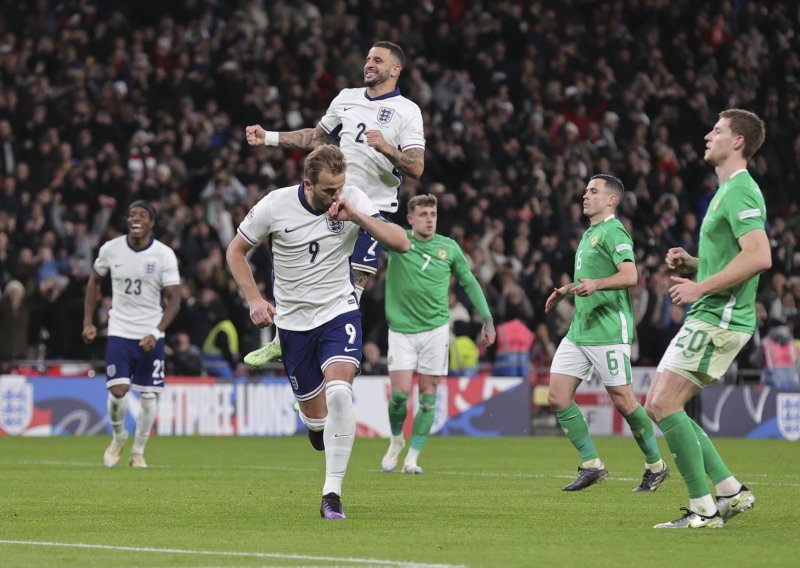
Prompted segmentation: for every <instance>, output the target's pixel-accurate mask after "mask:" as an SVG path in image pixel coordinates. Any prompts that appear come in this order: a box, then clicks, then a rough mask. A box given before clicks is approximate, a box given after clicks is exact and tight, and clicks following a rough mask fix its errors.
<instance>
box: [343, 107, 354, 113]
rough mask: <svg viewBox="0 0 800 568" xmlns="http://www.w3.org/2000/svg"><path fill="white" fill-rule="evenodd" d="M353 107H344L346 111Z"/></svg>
mask: <svg viewBox="0 0 800 568" xmlns="http://www.w3.org/2000/svg"><path fill="white" fill-rule="evenodd" d="M351 108H353V107H344V111H345V112H347V111H348V110H350V109H351Z"/></svg>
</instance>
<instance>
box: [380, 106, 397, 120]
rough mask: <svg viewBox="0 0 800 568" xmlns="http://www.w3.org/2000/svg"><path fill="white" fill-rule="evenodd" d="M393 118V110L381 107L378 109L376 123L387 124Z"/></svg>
mask: <svg viewBox="0 0 800 568" xmlns="http://www.w3.org/2000/svg"><path fill="white" fill-rule="evenodd" d="M393 116H394V109H393V108H389V107H381V108H380V109H378V122H380V123H381V124H388V123H389V121H390V120H392V117H393Z"/></svg>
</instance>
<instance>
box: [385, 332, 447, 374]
mask: <svg viewBox="0 0 800 568" xmlns="http://www.w3.org/2000/svg"><path fill="white" fill-rule="evenodd" d="M449 349H450V324H449V323H446V324H444V325H441V326H439V327H437V328H435V329H431V330H429V331H423V332H420V333H398V332H395V331H392V330H391V329H390V330H389V356H388V357H387V364H388V366H389V371H416V372H418V373H420V374H423V375H431V376H433V377H443V376H445V375H447V362H448V356H449V354H450V351H449Z"/></svg>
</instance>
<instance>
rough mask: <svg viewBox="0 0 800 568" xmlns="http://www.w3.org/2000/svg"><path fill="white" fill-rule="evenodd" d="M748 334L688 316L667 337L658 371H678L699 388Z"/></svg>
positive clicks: (725, 368) (730, 359)
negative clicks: (668, 341) (679, 326)
mask: <svg viewBox="0 0 800 568" xmlns="http://www.w3.org/2000/svg"><path fill="white" fill-rule="evenodd" d="M750 337H751V335H750V334H748V333H744V332H743V331H733V330H730V329H722V328H721V327H719V326H716V325H713V324H710V323H706V322H704V321H702V320H698V319H688V320H686V321H685V322H684V323H683V326H681V329H680V331H678V333H677V335H675V337H673V338H672V341H670V344H669V347H667V350H666V351H665V352H664V356H663V357H661V362H660V363H659V364H658V371H659V372H663V371H664V370H665V369H669V370H670V371H672V372H674V373H677V374H679V375H680V376H682V377H684V378H685V379H687V380H688V381H691V382H692V383H694V384H696V385H697V386H699V387H700V388H703V387H704V386H706V385H708V384H711V383H713V382H714V381H718V380H719V378H720V377H721V376H722V375H724V374H725V373H726V372H727V371H728V368H729V367H730V366H731V363H733V360H734V359H735V358H736V355H738V354H739V351H741V350H742V347H744V346H745V344H746V343H747V342H748V341H750Z"/></svg>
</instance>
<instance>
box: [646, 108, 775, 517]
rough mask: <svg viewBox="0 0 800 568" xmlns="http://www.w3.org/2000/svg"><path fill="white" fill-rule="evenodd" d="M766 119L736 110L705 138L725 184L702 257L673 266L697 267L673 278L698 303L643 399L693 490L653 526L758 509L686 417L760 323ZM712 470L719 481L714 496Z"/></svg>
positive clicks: (766, 252)
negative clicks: (760, 173) (754, 164)
mask: <svg viewBox="0 0 800 568" xmlns="http://www.w3.org/2000/svg"><path fill="white" fill-rule="evenodd" d="M764 135H765V129H764V122H763V121H762V120H761V119H760V118H759V117H758V116H756V115H755V114H753V113H752V112H749V111H746V110H741V109H729V110H725V111H722V112H721V113H720V114H719V120H718V121H717V123H716V124H715V125H714V127H713V128H712V129H711V132H709V133H708V134H706V136H705V140H706V150H705V155H704V158H705V160H706V162H708V163H709V164H711V165H712V166H714V169H715V171H716V173H717V178H718V179H719V189H718V190H717V193H716V194H714V197H713V198H712V199H711V202H710V203H709V206H708V210H707V211H706V215H705V218H704V219H703V224H702V226H701V227H700V243H699V250H698V256H697V257H694V256H691V255H690V254H689V253H688V252H687V251H685V250H684V249H682V248H672V249H670V250H669V251H668V252H667V258H666V262H667V266H668V267H669V268H670V269H672V270H677V271H678V272H681V273H686V272H697V281H692V280H689V279H687V278H682V277H679V276H672V277H671V278H672V281H673V285H672V287H671V288H670V289H669V294H670V297H671V298H672V301H673V302H674V303H675V304H676V305H678V306H687V305H690V304H691V308H690V309H689V313H688V314H687V316H686V321H685V323H684V324H683V327H681V329H680V331H678V334H677V335H676V336H675V338H674V339H673V340H672V342H671V343H670V344H669V347H667V350H666V352H665V353H664V356H663V358H662V359H661V362H660V363H659V365H658V372H657V374H656V378H655V379H654V381H653V383H652V384H651V385H650V392H649V393H648V394H647V403H646V405H645V407H646V409H647V414H648V415H649V416H650V417H651V418H652V419H653V420H655V421H657V422H658V426H659V427H660V428H661V431H662V432H664V438H666V440H667V443H668V444H669V448H670V451H671V452H672V455H673V456H674V457H675V464H676V465H677V466H678V471H680V472H681V475H682V476H683V480H684V481H685V482H686V487H687V489H688V493H689V507H688V508H687V509H685V511H686V514H685V515H683V516H682V517H680V518H679V519H676V520H674V521H670V522H666V523H661V524H658V525H655V528H703V527H708V528H721V527H722V526H723V525H724V522H725V521H726V520H728V519H730V518H731V517H733V516H734V515H737V514H738V513H741V512H743V511H746V510H748V509H750V508H752V506H753V504H754V503H755V497H754V496H753V494H752V492H751V491H750V490H749V489H748V488H747V487H746V486H745V485H742V483H741V482H739V481H738V480H737V479H736V478H735V477H734V476H733V474H732V473H731V471H730V470H729V469H728V467H727V466H726V465H725V462H723V461H722V458H721V457H720V455H719V453H718V452H717V450H716V448H715V447H714V445H713V444H712V443H711V440H710V439H709V438H708V435H707V434H706V433H705V432H704V431H703V429H702V428H701V427H700V426H699V425H698V424H697V423H695V422H694V421H693V420H692V419H690V418H689V416H687V414H686V412H684V410H683V408H684V405H685V404H686V402H688V401H689V399H691V398H692V397H693V396H695V395H696V394H697V393H698V392H700V390H701V389H702V388H703V387H705V386H707V385H709V384H712V383H714V382H715V381H717V380H718V379H719V378H720V376H722V375H723V374H724V373H725V371H726V370H727V369H728V367H729V366H730V364H731V363H732V362H733V360H734V358H735V357H736V355H737V354H738V353H739V351H740V350H741V348H742V347H744V345H745V344H746V343H747V342H748V341H749V340H750V337H751V336H752V335H753V332H754V331H755V325H756V314H755V309H756V308H755V306H756V289H757V288H758V275H759V274H760V273H761V272H763V271H764V270H768V269H769V268H770V267H771V266H772V258H771V254H770V246H769V241H768V239H767V233H766V231H765V230H764V224H765V222H766V220H767V212H766V208H765V206H764V197H763V196H762V195H761V190H760V189H759V187H758V185H757V184H756V182H755V181H754V180H753V178H752V177H751V176H750V173H749V172H748V171H747V161H748V160H749V159H750V158H751V157H752V156H753V154H755V153H756V151H757V150H758V149H759V148H760V147H761V144H762V143H763V142H764ZM706 475H708V476H709V477H710V478H711V481H712V482H713V483H714V486H715V488H714V489H715V492H716V500H715V499H713V498H712V497H711V492H710V491H709V487H708V482H707V481H706Z"/></svg>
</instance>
